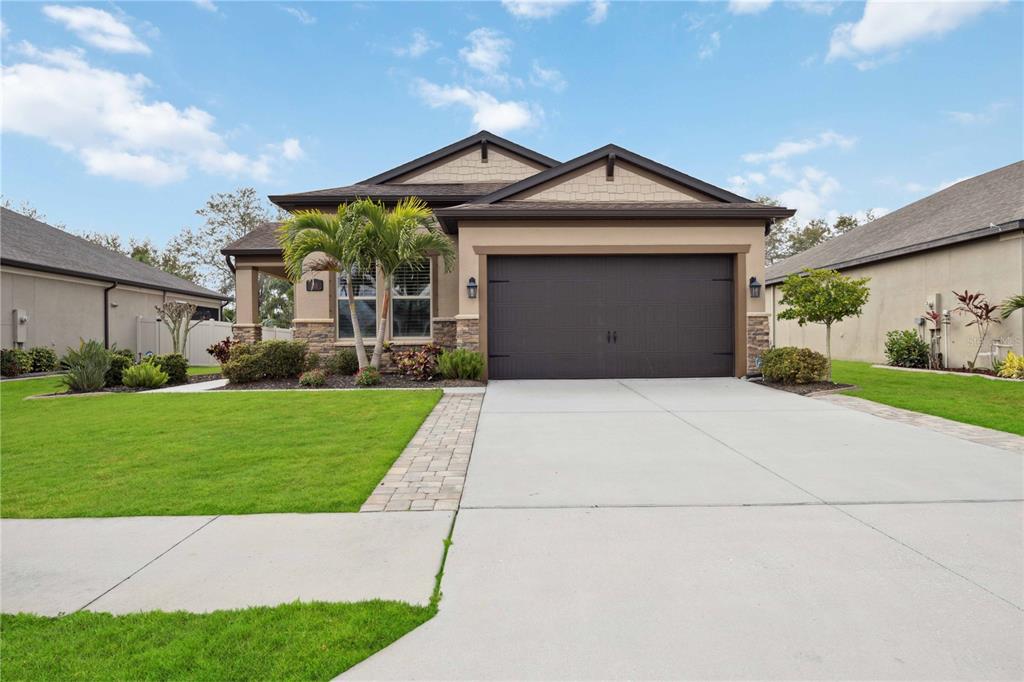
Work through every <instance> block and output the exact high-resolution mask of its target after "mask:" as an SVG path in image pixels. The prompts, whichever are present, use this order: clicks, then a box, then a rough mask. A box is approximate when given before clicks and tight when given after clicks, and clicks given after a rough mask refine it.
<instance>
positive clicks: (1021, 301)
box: [999, 294, 1024, 320]
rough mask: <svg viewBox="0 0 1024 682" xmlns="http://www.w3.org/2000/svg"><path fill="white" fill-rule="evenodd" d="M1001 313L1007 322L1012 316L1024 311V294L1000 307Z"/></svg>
mask: <svg viewBox="0 0 1024 682" xmlns="http://www.w3.org/2000/svg"><path fill="white" fill-rule="evenodd" d="M999 308H1000V310H1001V312H1000V313H999V314H1000V316H1001V317H1002V318H1003V319H1004V320H1005V319H1007V318H1008V317H1010V315H1013V314H1014V313H1015V312H1017V311H1018V310H1022V309H1024V294H1017V295H1016V296H1011V297H1010V298H1008V299H1006V300H1005V301H1003V303H1002V305H1001V306H999Z"/></svg>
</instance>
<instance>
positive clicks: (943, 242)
mask: <svg viewBox="0 0 1024 682" xmlns="http://www.w3.org/2000/svg"><path fill="white" fill-rule="evenodd" d="M1014 230H1024V220H1011V221H1010V222H1007V223H1000V224H999V225H989V226H987V227H982V228H980V229H977V230H971V231H970V232H961V233H960V234H955V235H952V236H950V237H942V238H941V239H933V240H931V241H927V242H921V243H920V244H914V245H913V246H905V247H902V248H899V249H892V250H890V251H882V252H881V253H876V254H872V255H870V256H862V257H861V258H851V259H850V260H845V261H839V262H837V263H830V264H827V265H819V266H817V267H815V268H814V269H816V270H820V269H822V268H828V269H830V270H848V269H850V268H855V267H857V266H860V265H868V264H870V263H879V262H881V261H886V260H892V259H894V258H900V257H902V256H911V255H914V254H918V253H923V252H925V251H932V250H934V249H941V248H943V247H944V246H954V245H956V244H962V243H964V242H970V241H974V240H975V239H984V238H985V237H993V236H995V235H999V234H1003V233H1004V232H1013V231H1014ZM802 269H803V268H801V269H800V270H802ZM800 270H794V271H793V272H787V273H786V274H785V275H779V276H777V277H772V278H770V279H769V278H767V277H766V278H765V286H769V285H774V284H779V283H781V282H782V281H784V280H785V279H786V278H787V277H789V276H790V275H792V274H795V273H797V272H800Z"/></svg>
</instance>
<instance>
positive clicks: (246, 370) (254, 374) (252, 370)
mask: <svg viewBox="0 0 1024 682" xmlns="http://www.w3.org/2000/svg"><path fill="white" fill-rule="evenodd" d="M220 371H221V374H223V375H224V378H225V379H227V380H228V381H230V382H231V383H233V384H247V383H249V382H252V381H259V380H260V379H262V378H263V377H265V376H266V373H265V372H264V371H263V360H262V359H261V358H260V357H259V356H257V355H255V354H252V353H243V354H241V355H239V356H237V357H232V358H231V359H230V360H228V361H227V362H225V363H224V364H223V365H221V366H220Z"/></svg>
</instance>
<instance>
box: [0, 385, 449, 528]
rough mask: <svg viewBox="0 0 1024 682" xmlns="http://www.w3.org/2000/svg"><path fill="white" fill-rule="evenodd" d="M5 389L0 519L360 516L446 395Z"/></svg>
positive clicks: (0, 398)
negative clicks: (56, 394)
mask: <svg viewBox="0 0 1024 682" xmlns="http://www.w3.org/2000/svg"><path fill="white" fill-rule="evenodd" d="M59 386H60V382H59V380H58V379H56V378H44V379H33V380H27V381H14V382H4V383H3V384H2V385H0V448H2V450H3V457H2V458H0V498H2V515H3V516H4V517H6V518H44V517H76V516H141V515H177V514H255V513H263V512H347V511H357V510H358V509H359V507H360V505H361V504H362V503H363V502H364V501H365V500H366V498H367V497H368V496H369V494H370V492H371V491H372V490H373V489H374V487H375V486H376V485H377V483H378V482H380V479H381V478H382V477H383V476H384V474H385V473H386V472H387V470H388V468H389V467H390V466H391V464H392V463H393V462H394V460H395V459H396V458H397V457H398V455H399V454H400V453H401V452H402V450H403V449H404V447H405V445H406V444H407V443H408V442H409V440H410V439H411V438H412V436H413V435H414V434H415V433H416V430H417V429H418V428H419V426H420V424H421V423H422V422H423V420H424V419H425V418H426V416H427V414H429V413H430V411H431V409H433V407H434V405H435V404H436V403H437V401H438V399H439V398H440V396H441V391H369V392H359V391H338V392H311V393H305V392H297V391H296V392H276V391H275V392H266V393H263V392H244V393H241V392H216V393H199V394H187V393H182V394H173V393H171V394H107V395H101V396H86V397H67V398H53V399H34V400H24V398H25V397H26V396H28V395H33V394H39V393H47V392H53V391H57V390H60V389H59Z"/></svg>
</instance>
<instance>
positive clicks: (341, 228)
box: [277, 204, 373, 369]
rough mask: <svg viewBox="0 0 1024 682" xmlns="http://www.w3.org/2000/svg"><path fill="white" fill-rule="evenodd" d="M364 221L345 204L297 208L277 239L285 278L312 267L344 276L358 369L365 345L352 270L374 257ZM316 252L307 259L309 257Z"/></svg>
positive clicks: (296, 276)
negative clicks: (335, 207) (317, 208)
mask: <svg viewBox="0 0 1024 682" xmlns="http://www.w3.org/2000/svg"><path fill="white" fill-rule="evenodd" d="M365 233H366V230H365V223H364V222H363V221H362V220H361V219H360V218H359V216H358V215H357V214H355V213H354V212H353V211H351V210H350V209H349V207H348V206H346V205H345V204H341V205H340V206H338V210H337V212H336V213H333V214H331V213H321V212H320V211H298V212H297V213H295V215H293V216H292V217H291V218H290V219H288V220H286V221H285V222H284V223H282V225H281V226H280V227H279V228H278V230H277V240H278V242H279V243H280V244H281V250H282V251H283V252H284V266H285V272H286V273H287V275H288V278H289V279H290V280H292V281H293V282H297V281H299V280H300V279H301V278H302V275H303V273H305V272H308V271H311V270H326V271H329V272H335V273H338V274H339V275H341V276H343V277H344V278H345V290H346V291H347V292H348V310H349V317H350V319H351V320H352V333H353V337H354V340H355V346H356V357H357V358H358V359H359V368H360V369H362V368H363V367H366V366H367V365H368V364H369V363H368V361H367V359H366V347H365V346H364V345H363V334H362V330H361V329H360V328H359V320H358V318H357V316H356V300H355V293H354V292H353V287H352V279H353V277H352V276H353V273H355V272H358V271H366V270H369V269H370V268H371V267H372V266H373V258H372V257H371V256H370V254H369V252H368V251H367V250H366V248H365V247H366V242H365ZM314 254H315V255H316V257H315V258H314V259H313V260H311V261H310V262H308V263H307V262H306V259H307V258H309V256H312V255H314Z"/></svg>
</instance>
